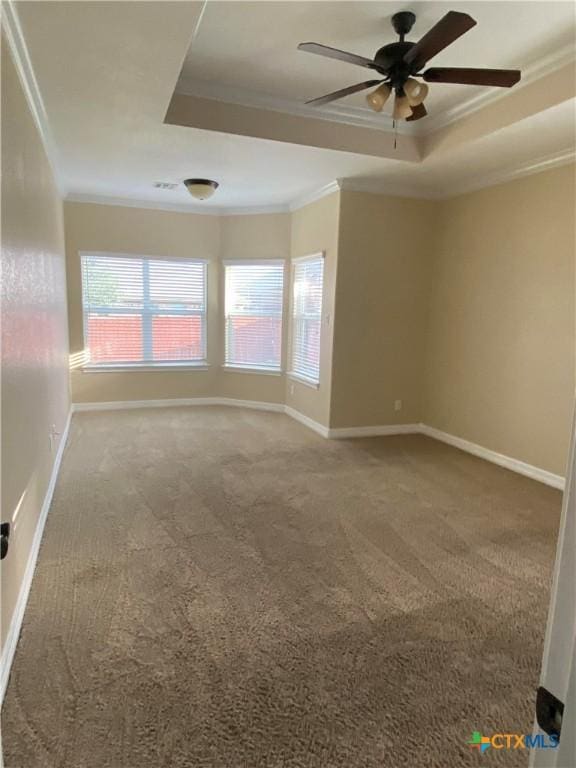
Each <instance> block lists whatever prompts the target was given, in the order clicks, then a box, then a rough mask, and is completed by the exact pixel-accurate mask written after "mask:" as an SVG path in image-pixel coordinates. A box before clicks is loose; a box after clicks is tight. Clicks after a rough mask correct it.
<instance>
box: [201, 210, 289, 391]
mask: <svg viewBox="0 0 576 768" xmlns="http://www.w3.org/2000/svg"><path fill="white" fill-rule="evenodd" d="M220 231H221V249H220V253H221V257H222V259H223V260H227V259H284V260H285V262H286V268H285V272H284V307H285V309H287V307H288V296H289V288H290V285H289V277H290V270H289V259H290V214H288V213H277V214H262V215H253V216H223V217H222V218H221V219H220ZM220 301H221V306H222V307H224V281H223V276H222V277H221V280H220ZM284 316H286V312H285V313H284ZM282 332H283V333H282V370H283V371H285V370H286V350H287V343H288V328H287V323H284V324H283V327H282ZM223 354H224V352H223V348H222V349H221V351H220V358H221V360H222V359H223ZM285 386H286V385H285V377H284V374H262V373H252V372H247V371H242V372H237V371H231V370H226V369H224V368H221V369H220V370H219V371H218V375H217V378H216V390H215V394H216V395H217V396H219V397H230V398H236V399H239V400H256V401H260V402H265V403H283V402H284V393H285Z"/></svg>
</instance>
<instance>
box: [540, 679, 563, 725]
mask: <svg viewBox="0 0 576 768" xmlns="http://www.w3.org/2000/svg"><path fill="white" fill-rule="evenodd" d="M563 715H564V704H563V703H562V702H561V701H560V699H557V698H556V696H554V694H553V693H550V691H548V690H546V688H544V687H543V686H542V685H541V686H540V687H539V688H538V692H537V693H536V720H537V721H538V725H539V726H540V728H541V729H542V730H543V731H544V733H547V734H548V735H549V736H558V738H560V731H561V730H562V716H563Z"/></svg>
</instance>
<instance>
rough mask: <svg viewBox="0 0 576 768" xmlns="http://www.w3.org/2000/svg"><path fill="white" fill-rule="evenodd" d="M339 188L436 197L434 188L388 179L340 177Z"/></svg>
mask: <svg viewBox="0 0 576 768" xmlns="http://www.w3.org/2000/svg"><path fill="white" fill-rule="evenodd" d="M339 181H340V189H341V190H342V191H343V192H364V193H367V194H370V195H387V196H389V197H409V198H415V199H419V200H433V199H435V198H436V197H437V194H436V190H435V189H430V188H429V187H426V186H424V185H422V184H421V185H417V184H402V183H399V182H398V181H391V180H389V179H374V178H372V179H354V178H348V179H340V180H339Z"/></svg>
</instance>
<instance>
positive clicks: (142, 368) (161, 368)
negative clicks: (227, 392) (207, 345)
mask: <svg viewBox="0 0 576 768" xmlns="http://www.w3.org/2000/svg"><path fill="white" fill-rule="evenodd" d="M208 369H209V365H208V364H207V363H197V364H196V363H157V364H156V365H154V364H150V363H136V364H134V365H121V364H118V365H83V366H82V367H81V368H80V371H81V372H82V373H127V372H128V371H131V372H132V371H137V372H139V373H150V372H151V371H154V372H156V373H162V372H166V371H207V370H208Z"/></svg>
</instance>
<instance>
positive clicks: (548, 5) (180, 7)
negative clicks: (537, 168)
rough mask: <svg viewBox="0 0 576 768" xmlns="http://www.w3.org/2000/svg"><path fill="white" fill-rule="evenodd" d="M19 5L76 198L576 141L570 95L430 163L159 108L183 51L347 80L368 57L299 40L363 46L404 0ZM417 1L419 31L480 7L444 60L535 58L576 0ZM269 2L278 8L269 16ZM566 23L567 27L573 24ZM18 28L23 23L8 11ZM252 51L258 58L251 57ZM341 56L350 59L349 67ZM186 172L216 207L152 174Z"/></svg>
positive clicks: (395, 170)
mask: <svg viewBox="0 0 576 768" xmlns="http://www.w3.org/2000/svg"><path fill="white" fill-rule="evenodd" d="M14 5H15V7H16V10H17V16H18V19H19V24H20V27H21V29H20V31H21V33H22V40H21V41H20V44H18V41H16V42H17V47H19V49H20V58H21V60H22V61H23V62H24V63H23V68H24V70H26V61H25V60H26V56H27V55H29V58H30V63H31V67H32V69H33V72H34V75H35V80H36V81H37V86H38V94H37V95H36V101H37V112H38V113H39V121H40V123H41V124H42V126H43V130H44V133H45V135H46V138H47V141H48V144H49V145H52V147H53V152H52V154H53V159H54V163H55V165H56V166H57V172H58V178H59V181H60V185H61V188H62V189H63V192H64V194H66V195H68V196H69V197H70V198H76V199H102V200H106V199H108V200H117V201H124V202H126V203H130V202H131V203H133V204H134V203H138V202H141V203H144V204H149V205H152V206H157V207H167V208H170V207H176V208H181V209H183V210H203V211H206V210H215V211H216V210H225V209H237V208H245V207H268V206H285V205H286V204H288V203H290V202H291V201H293V200H295V199H297V198H299V197H300V196H302V195H305V194H307V193H310V192H312V191H313V190H315V189H318V188H319V187H322V186H324V185H325V184H328V183H330V182H332V181H333V180H334V179H353V180H357V181H361V182H364V183H368V184H374V185H379V186H380V188H386V189H387V190H388V191H389V192H391V193H396V194H422V195H437V194H438V193H439V191H443V190H445V189H446V188H447V186H448V185H450V187H451V189H454V190H456V189H457V186H458V185H460V186H461V187H462V188H464V187H466V186H467V185H468V186H469V185H470V184H474V183H477V182H478V180H479V179H481V178H482V177H484V176H488V177H491V176H494V175H497V174H502V173H505V172H508V171H513V170H514V169H516V168H518V167H524V166H528V165H530V164H531V163H532V162H533V161H534V159H535V158H540V157H542V156H549V155H550V156H551V155H553V154H557V153H559V152H560V153H561V152H568V151H570V150H573V148H574V132H575V129H574V101H573V100H572V101H566V102H564V103H563V104H560V105H558V106H557V107H554V108H553V109H548V110H546V111H545V112H540V113H537V114H535V115H534V116H532V117H531V118H529V119H526V120H522V121H520V122H517V123H515V124H513V125H511V126H509V127H508V128H506V129H504V130H501V131H498V132H496V133H493V134H491V135H489V136H487V137H485V138H483V139H481V140H478V141H475V142H473V143H468V144H465V145H462V146H461V147H460V148H459V149H458V150H457V151H454V152H451V153H449V155H448V156H446V154H444V155H443V156H442V158H436V157H434V156H433V155H432V156H431V157H430V158H427V159H426V161H425V162H423V163H405V162H399V161H395V160H387V159H383V158H378V157H371V156H368V155H357V154H353V153H349V152H341V151H334V150H329V149H322V148H317V147H311V146H305V145H301V144H290V143H280V142H276V141H270V140H264V139H256V138H252V137H249V136H237V135H231V134H227V133H217V132H215V131H209V130H198V129H194V128H189V127H180V126H176V125H167V124H164V122H163V120H164V115H165V113H166V109H167V106H168V104H169V102H170V98H171V96H172V94H173V92H174V88H175V85H176V82H177V80H178V76H179V74H180V72H181V68H182V62H183V61H184V59H185V58H186V64H185V66H184V75H186V76H188V75H189V74H190V71H193V74H194V77H199V78H200V79H201V80H203V81H206V78H207V77H211V78H215V79H214V80H213V82H214V83H215V84H216V83H218V84H220V85H223V86H224V87H228V86H232V87H236V88H238V89H240V88H242V87H244V84H250V86H251V87H253V88H254V87H256V88H260V89H264V90H266V89H269V88H270V86H271V84H272V81H273V82H274V84H275V87H276V88H277V89H279V91H278V93H281V96H282V98H285V99H292V98H294V97H295V96H298V97H299V96H300V95H303V96H306V97H309V96H315V95H319V94H320V93H323V92H325V91H326V90H332V89H334V88H335V87H338V86H340V85H343V84H345V83H346V82H354V79H355V77H357V76H358V74H359V75H360V77H359V79H360V80H361V79H362V77H363V76H364V75H363V74H362V72H363V70H362V69H359V71H358V72H355V69H356V68H355V67H352V66H349V65H344V64H341V65H340V64H338V63H337V62H333V63H332V62H328V64H326V62H325V61H323V60H322V59H321V58H319V57H314V56H311V55H306V54H304V53H299V52H297V51H295V50H294V45H293V44H294V43H297V42H299V41H300V40H306V39H316V40H318V41H320V42H324V43H326V44H332V45H337V46H341V47H345V48H348V49H350V50H352V51H357V52H358V53H360V54H369V55H370V54H372V53H373V51H374V48H376V47H377V46H378V45H379V44H380V42H381V41H380V34H379V33H377V32H375V31H374V27H375V25H379V27H380V29H381V30H382V37H383V41H385V40H386V39H391V30H390V28H389V21H388V17H389V16H390V13H391V12H392V11H393V10H398V8H399V6H398V5H396V4H394V5H392V4H391V3H380V2H369V3H366V2H354V3H347V2H342V3H340V2H338V3H331V2H306V3H304V2H291V3H269V2H257V3H244V2H233V3H224V2H216V1H215V0H210V2H208V3H207V4H206V7H205V8H204V3H203V2H90V1H88V2H19V3H15V4H14ZM568 6H569V8H568ZM410 7H411V8H412V9H413V10H415V12H416V13H417V14H418V22H417V29H416V33H417V35H420V34H422V32H423V31H425V30H426V29H427V28H428V27H429V26H431V25H432V24H433V23H434V21H435V20H436V19H437V18H439V17H440V16H441V15H442V14H443V13H444V12H445V11H446V10H447V9H448V8H452V9H455V10H461V9H466V10H468V11H470V12H471V13H472V15H474V16H475V17H476V18H477V19H478V20H479V25H478V27H476V28H475V29H474V30H472V31H471V32H469V33H468V35H467V36H465V37H464V38H462V40H461V41H460V42H462V45H463V43H464V41H465V40H466V42H468V40H470V47H469V48H466V47H463V48H462V49H461V50H460V49H459V50H460V53H459V54H458V57H457V55H456V53H457V51H456V45H459V44H455V45H454V47H453V48H454V51H453V54H451V55H450V56H449V62H448V58H447V59H446V61H444V55H443V56H442V57H440V56H439V57H438V59H437V60H435V63H436V61H437V62H438V63H439V64H440V63H450V64H454V65H462V64H470V65H479V64H480V65H500V66H509V65H510V66H512V65H516V64H517V63H521V62H522V61H528V60H529V59H530V51H531V50H532V51H533V52H534V55H538V56H540V55H541V54H543V53H546V52H547V51H548V49H549V48H550V46H552V44H553V43H554V41H557V42H558V43H559V44H560V43H562V42H564V43H565V42H566V37H567V28H566V23H567V22H568V21H569V19H570V15H571V14H572V15H573V7H572V3H568V2H567V3H555V2H540V3H535V2H500V3H483V2H480V3H478V2H477V3H466V4H462V3H451V4H450V6H448V5H445V4H439V3H432V2H431V3H421V2H420V3H415V4H413V5H411V6H410ZM203 8H204V14H203V16H202V13H201V12H202V10H203ZM271 11H273V12H275V13H276V15H274V13H273V14H272V16H270V12H271ZM504 22H506V24H505V25H504V26H506V29H505V30H504V32H501V31H499V27H500V26H501V25H502V24H503V23H504ZM569 31H570V34H572V36H573V35H574V26H573V25H572V26H571V27H569ZM12 33H13V34H14V35H15V36H16V38H17V37H18V29H17V28H15V27H14V25H13V24H12ZM496 35H497V36H498V39H500V37H499V36H500V35H502V36H503V37H502V39H503V40H504V39H505V40H506V41H507V44H508V49H507V53H506V58H502V57H501V55H500V53H499V52H498V51H497V50H496V48H497V46H495V45H493V39H496ZM473 36H476V38H473ZM473 39H474V45H473V46H472V40H473ZM214 51H216V52H217V53H214ZM187 52H188V54H187ZM446 57H448V54H446ZM257 61H258V62H262V61H263V62H264V63H265V65H264V66H263V67H261V68H260V67H259V66H258V67H257V66H256V62H257ZM266 62H268V64H269V66H270V68H269V69H268V65H266ZM333 66H337V67H338V68H340V67H342V68H343V76H344V81H342V80H340V79H339V77H340V75H338V73H337V72H338V71H339V70H338V71H337V70H336V69H333ZM298 72H300V74H298ZM251 73H252V74H251ZM200 75H201V77H200ZM32 79H33V78H31V77H30V74H28V80H29V81H31V80H32ZM181 82H182V80H181ZM32 85H33V83H32ZM444 87H445V88H446V89H447V90H446V96H444V95H436V93H435V96H434V99H435V100H434V104H435V107H434V108H436V107H438V109H440V108H442V109H444V106H443V104H444V102H442V101H441V99H444V98H446V99H448V98H452V96H454V94H456V92H457V91H459V90H460V89H459V88H458V87H457V86H454V90H453V91H452V90H451V87H450V86H444ZM434 89H435V91H436V86H434ZM32 90H33V88H32ZM264 90H263V91H262V92H264ZM437 90H438V91H440V87H438V89H437ZM472 90H474V89H472ZM448 92H450V94H452V95H449V94H448ZM500 103H501V104H505V101H504V100H503V101H501V102H500ZM43 113H45V114H43ZM189 176H198V177H208V178H215V179H217V180H218V181H219V182H220V184H221V186H220V189H219V190H218V192H217V194H216V195H215V196H214V198H212V199H211V201H210V208H209V209H208V208H207V207H206V206H201V205H198V204H195V203H193V202H192V200H191V198H190V197H189V195H188V194H187V192H186V191H185V189H184V188H183V187H182V186H181V185H180V186H179V188H178V189H176V190H174V191H164V190H157V189H155V188H154V187H153V183H154V182H155V181H168V182H178V183H179V182H181V181H182V180H183V179H184V178H187V177H189ZM444 194H445V192H444Z"/></svg>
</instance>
